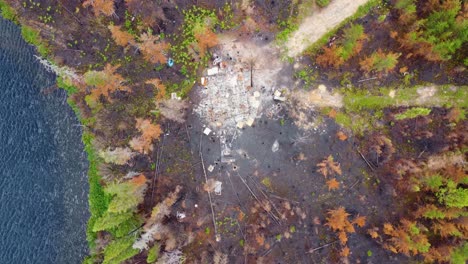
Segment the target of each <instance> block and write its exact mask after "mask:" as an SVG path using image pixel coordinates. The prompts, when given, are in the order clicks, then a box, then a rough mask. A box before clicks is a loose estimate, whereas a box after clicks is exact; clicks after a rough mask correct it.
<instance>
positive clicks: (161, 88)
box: [145, 78, 166, 101]
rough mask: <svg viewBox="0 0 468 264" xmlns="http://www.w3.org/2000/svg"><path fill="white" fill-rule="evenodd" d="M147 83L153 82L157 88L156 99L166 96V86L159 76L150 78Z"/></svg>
mask: <svg viewBox="0 0 468 264" xmlns="http://www.w3.org/2000/svg"><path fill="white" fill-rule="evenodd" d="M145 83H146V84H151V85H153V86H154V87H155V88H156V89H157V94H156V100H157V101H159V100H161V99H163V98H164V96H166V86H165V85H164V84H163V83H162V81H161V80H160V79H158V78H156V79H150V80H148V81H146V82H145Z"/></svg>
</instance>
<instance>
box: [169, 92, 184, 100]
mask: <svg viewBox="0 0 468 264" xmlns="http://www.w3.org/2000/svg"><path fill="white" fill-rule="evenodd" d="M171 99H172V100H178V101H180V100H181V99H182V98H180V96H177V93H171Z"/></svg>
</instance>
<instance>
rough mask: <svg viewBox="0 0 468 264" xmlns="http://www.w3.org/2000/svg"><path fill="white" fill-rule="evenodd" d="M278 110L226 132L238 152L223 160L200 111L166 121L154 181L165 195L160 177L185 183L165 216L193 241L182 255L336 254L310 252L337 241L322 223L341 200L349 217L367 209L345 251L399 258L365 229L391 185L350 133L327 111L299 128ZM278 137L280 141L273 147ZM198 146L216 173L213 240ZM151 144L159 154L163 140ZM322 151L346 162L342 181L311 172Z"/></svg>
mask: <svg viewBox="0 0 468 264" xmlns="http://www.w3.org/2000/svg"><path fill="white" fill-rule="evenodd" d="M194 91H196V90H195V89H194ZM194 93H195V92H194ZM192 98H195V96H193V97H192ZM281 114H282V115H283V116H284V122H280V121H279V120H277V119H276V120H275V119H269V118H267V117H261V118H259V119H257V120H256V121H255V124H254V126H253V127H246V128H244V129H242V130H241V131H239V135H238V136H236V137H235V138H234V139H233V138H232V137H228V138H226V141H227V142H231V141H232V145H231V150H232V158H233V159H235V161H234V162H231V163H223V162H221V158H222V155H221V148H222V144H221V142H220V138H219V137H218V136H217V135H216V134H214V133H212V134H211V135H209V136H206V135H204V134H203V133H202V131H203V129H204V127H203V125H202V124H203V121H202V120H200V119H199V117H198V115H197V114H194V113H192V114H189V115H188V119H187V122H186V124H175V123H170V124H166V126H165V131H166V134H165V136H164V139H163V140H162V144H161V145H163V148H164V149H165V150H163V151H167V152H166V154H162V157H163V158H162V161H161V168H160V169H159V171H160V172H161V175H164V176H165V177H159V178H158V182H160V181H161V183H158V185H157V187H156V188H155V189H156V190H157V192H158V193H161V194H162V195H165V193H167V191H170V190H169V189H167V188H164V185H165V184H166V186H174V184H181V185H183V187H184V191H183V192H184V195H183V196H182V198H181V200H180V201H179V202H178V203H177V204H176V205H175V206H174V210H173V211H174V212H176V211H179V212H185V213H186V214H187V216H188V217H187V218H185V219H182V220H179V221H178V220H177V219H176V217H175V216H172V217H171V218H170V219H168V221H169V222H172V223H169V224H170V225H171V226H173V227H174V228H176V229H178V230H179V232H184V233H186V234H190V233H192V234H195V237H196V238H195V240H194V241H193V242H191V243H189V244H188V245H187V246H186V247H185V248H184V253H185V257H186V258H187V260H188V261H189V263H198V262H199V261H202V260H210V259H211V256H212V255H214V254H215V252H218V253H216V254H219V253H220V252H221V253H223V254H226V255H228V256H229V263H255V262H256V261H260V260H262V261H264V262H266V263H273V262H275V263H324V262H325V263H330V262H340V259H341V257H340V256H339V251H340V250H341V246H340V244H339V242H337V243H334V244H331V245H329V246H327V247H325V248H323V249H320V250H317V251H314V252H313V253H312V254H309V253H307V252H308V251H309V250H311V249H314V248H317V247H320V246H322V245H325V244H328V243H331V242H335V241H337V237H336V234H334V233H333V232H331V231H330V229H329V228H328V227H327V226H325V225H324V224H325V215H326V211H327V210H329V209H335V208H337V207H339V206H344V207H345V208H346V210H347V212H349V213H350V214H351V218H352V217H354V216H356V215H358V214H359V215H363V216H366V217H367V224H366V226H364V227H363V228H357V229H356V231H357V232H356V233H354V234H351V235H350V236H349V242H348V246H349V247H350V249H351V252H352V254H351V255H350V257H349V260H351V261H352V262H356V261H358V260H360V261H365V262H367V263H374V262H377V261H379V262H381V263H395V262H401V261H404V260H406V258H405V257H402V256H398V255H397V256H396V255H390V253H389V252H388V251H385V250H384V249H382V248H381V246H380V245H378V244H377V243H375V242H374V241H372V240H371V238H370V237H369V236H368V235H366V230H367V229H368V228H371V227H372V223H373V222H375V223H380V222H382V221H384V219H391V218H392V207H393V206H395V204H394V201H393V196H392V192H391V190H388V189H387V188H386V187H383V188H382V187H379V185H378V184H377V182H376V179H375V178H374V177H373V176H372V175H370V174H369V173H368V172H367V168H366V164H365V163H364V161H363V160H362V159H361V157H360V156H359V154H358V153H357V146H356V143H355V139H354V138H353V137H349V138H348V139H347V140H345V141H341V140H339V139H338V138H337V137H336V136H335V134H336V132H337V131H339V130H340V128H339V126H338V125H336V124H335V123H334V122H333V121H332V120H331V119H326V120H324V122H323V123H322V124H321V125H320V126H319V127H318V128H317V130H316V131H313V132H310V133H304V132H303V131H301V130H299V129H298V128H297V127H296V126H295V125H294V124H293V123H292V120H291V119H289V118H288V113H287V112H286V111H283V112H282V113H281ZM200 140H201V143H200ZM276 140H278V142H279V150H278V151H276V152H273V151H272V145H273V144H274V142H275V141H276ZM200 145H201V149H202V151H201V153H202V155H203V160H204V165H205V170H206V173H207V178H208V179H216V180H218V181H220V182H222V193H221V195H215V194H214V193H212V198H213V209H214V212H215V222H216V228H217V234H218V235H219V236H220V238H221V240H220V241H219V242H216V241H215V232H214V227H213V221H212V217H211V208H210V206H209V198H208V194H207V192H205V191H204V190H203V184H204V183H205V178H204V173H203V168H202V164H201V159H200V156H199V150H200ZM155 153H161V152H160V148H158V149H156V151H155ZM157 155H160V154H157ZM328 155H333V157H334V158H335V161H337V162H339V163H340V165H341V168H342V171H343V174H342V175H337V176H336V178H337V180H338V181H339V182H340V183H341V185H340V188H339V189H338V190H334V191H329V190H328V189H327V186H326V184H325V181H326V180H325V178H324V177H323V176H322V175H320V174H319V173H318V172H316V169H317V167H316V164H317V163H319V162H320V161H321V160H323V159H324V158H325V157H327V156H328ZM156 159H157V158H156ZM209 165H214V167H215V168H214V170H213V171H212V172H209V171H208V170H207V168H208V166H209ZM241 177H242V179H243V180H242V179H241ZM244 181H245V183H244ZM247 186H248V187H247ZM248 188H250V190H251V191H249V189H248ZM253 195H255V196H256V197H257V198H258V199H259V200H261V201H269V203H270V204H272V205H273V206H274V207H276V208H277V209H278V212H279V214H280V215H282V217H280V218H282V219H281V220H280V221H279V223H276V222H275V221H274V220H273V218H272V217H271V216H266V217H265V215H266V213H265V211H263V210H262V208H261V207H259V206H258V202H256V198H255V197H254V196H253ZM150 208H151V206H150ZM383 208H386V209H385V210H383ZM272 211H276V210H273V209H272ZM262 213H263V214H262ZM314 218H315V219H314ZM317 218H318V220H317ZM286 233H289V234H290V237H289V238H286V236H288V235H286ZM180 234H182V233H180ZM259 241H260V242H259ZM369 255H370V256H369Z"/></svg>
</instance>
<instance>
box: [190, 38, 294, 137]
mask: <svg viewBox="0 0 468 264" xmlns="http://www.w3.org/2000/svg"><path fill="white" fill-rule="evenodd" d="M220 46H221V48H220V49H219V50H218V51H217V53H216V54H214V56H213V60H212V66H211V67H210V68H208V69H207V70H206V74H205V76H203V77H202V78H201V79H200V84H201V86H199V88H198V89H199V95H200V99H201V100H200V103H199V105H198V106H197V107H196V108H195V109H194V111H195V112H196V113H197V114H199V115H200V117H201V118H202V119H204V120H205V121H206V122H207V123H206V125H207V126H208V127H209V128H211V129H213V130H214V131H225V133H226V135H234V134H235V133H236V132H237V130H238V129H242V128H244V127H247V126H252V125H254V122H255V119H256V118H258V117H260V116H261V114H262V110H263V109H265V108H266V107H268V106H271V105H273V104H274V103H275V101H277V102H276V103H282V102H284V101H285V100H286V97H284V96H283V95H282V94H281V92H279V91H277V92H276V93H274V91H275V90H277V89H278V88H279V87H274V86H275V83H276V82H275V79H276V78H277V76H278V71H279V70H280V69H281V67H278V64H279V63H280V62H279V61H275V60H277V59H274V60H273V61H270V59H269V58H271V57H272V56H273V54H274V53H275V50H273V49H270V48H265V47H259V46H257V45H256V44H255V43H238V42H235V40H232V39H226V40H224V41H223V42H222V44H221V45H220ZM274 99H275V101H274Z"/></svg>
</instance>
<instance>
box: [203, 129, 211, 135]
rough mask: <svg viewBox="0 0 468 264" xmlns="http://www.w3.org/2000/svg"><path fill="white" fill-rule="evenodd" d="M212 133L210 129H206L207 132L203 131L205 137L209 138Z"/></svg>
mask: <svg viewBox="0 0 468 264" xmlns="http://www.w3.org/2000/svg"><path fill="white" fill-rule="evenodd" d="M210 133H211V129H209V128H208V127H207V128H205V130H203V134H205V135H207V136H209V135H210Z"/></svg>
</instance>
